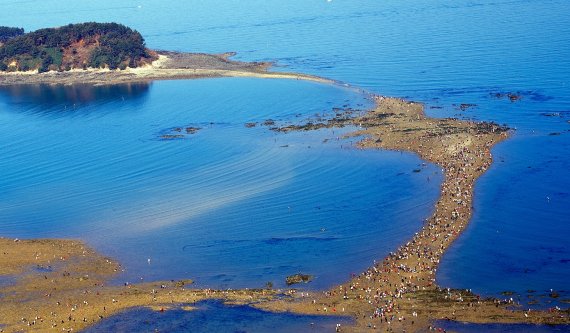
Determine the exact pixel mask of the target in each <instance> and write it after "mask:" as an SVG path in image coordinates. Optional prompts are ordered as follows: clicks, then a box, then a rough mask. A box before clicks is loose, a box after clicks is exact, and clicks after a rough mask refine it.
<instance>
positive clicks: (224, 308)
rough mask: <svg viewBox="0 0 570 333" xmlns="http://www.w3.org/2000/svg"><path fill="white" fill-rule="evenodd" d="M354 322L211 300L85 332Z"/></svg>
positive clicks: (301, 327) (130, 314) (320, 326)
mask: <svg viewBox="0 0 570 333" xmlns="http://www.w3.org/2000/svg"><path fill="white" fill-rule="evenodd" d="M337 324H341V325H349V324H351V319H349V318H347V317H336V316H334V317H333V316H330V317H329V316H310V315H297V314H292V313H272V312H266V311H262V310H258V309H255V308H252V307H250V306H245V305H238V306H235V305H225V304H224V303H223V302H222V301H219V300H211V301H203V302H199V303H197V304H195V305H192V310H191V311H187V310H185V309H184V308H183V307H182V306H181V307H177V308H174V309H172V310H168V311H164V312H160V311H154V310H151V309H148V308H136V309H133V310H129V311H126V312H123V313H120V314H118V315H115V316H113V317H110V318H107V319H105V320H103V321H101V322H100V323H98V324H96V325H95V326H93V327H90V328H88V329H86V330H85V331H84V332H87V333H94V332H270V331H271V332H274V333H277V332H323V331H329V332H331V331H333V330H334V328H335V327H336V325H337Z"/></svg>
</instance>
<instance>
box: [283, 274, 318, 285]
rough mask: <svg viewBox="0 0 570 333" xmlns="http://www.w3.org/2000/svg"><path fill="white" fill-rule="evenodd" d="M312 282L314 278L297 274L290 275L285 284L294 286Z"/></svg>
mask: <svg viewBox="0 0 570 333" xmlns="http://www.w3.org/2000/svg"><path fill="white" fill-rule="evenodd" d="M311 280H313V276H312V275H307V274H295V275H290V276H288V277H287V278H286V279H285V283H287V285H288V286H290V285H292V284H297V283H301V282H303V283H309V282H311Z"/></svg>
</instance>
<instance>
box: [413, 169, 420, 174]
mask: <svg viewBox="0 0 570 333" xmlns="http://www.w3.org/2000/svg"><path fill="white" fill-rule="evenodd" d="M421 171H422V170H421V169H414V172H416V173H417V172H421Z"/></svg>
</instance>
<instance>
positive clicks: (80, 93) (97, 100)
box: [0, 82, 151, 116]
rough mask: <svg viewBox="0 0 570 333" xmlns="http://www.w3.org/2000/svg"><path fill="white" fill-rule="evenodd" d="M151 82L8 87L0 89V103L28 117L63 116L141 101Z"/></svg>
mask: <svg viewBox="0 0 570 333" xmlns="http://www.w3.org/2000/svg"><path fill="white" fill-rule="evenodd" d="M150 86H151V83H146V82H141V83H126V84H116V85H102V86H95V85H90V84H74V85H60V84H58V85H48V84H37V85H11V86H0V101H2V100H4V101H5V102H6V103H7V104H9V105H11V106H16V107H10V108H7V110H10V111H15V112H25V113H28V114H38V115H40V114H41V115H51V116H66V115H75V114H80V113H90V112H95V111H97V110H96V109H95V108H90V107H88V106H97V105H101V104H105V103H112V102H123V101H127V100H128V101H129V102H131V103H132V102H133V101H135V102H136V101H143V100H144V97H145V96H146V95H147V94H148V92H149V91H150Z"/></svg>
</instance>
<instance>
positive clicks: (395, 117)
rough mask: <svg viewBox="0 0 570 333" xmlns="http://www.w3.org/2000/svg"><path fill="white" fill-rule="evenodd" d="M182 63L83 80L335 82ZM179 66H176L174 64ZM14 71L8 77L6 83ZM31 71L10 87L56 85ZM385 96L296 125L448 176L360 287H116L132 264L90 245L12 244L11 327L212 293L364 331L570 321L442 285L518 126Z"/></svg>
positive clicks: (8, 268)
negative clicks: (414, 160)
mask: <svg viewBox="0 0 570 333" xmlns="http://www.w3.org/2000/svg"><path fill="white" fill-rule="evenodd" d="M176 57H182V58H184V57H185V56H184V55H180V54H173V53H163V54H162V55H161V57H160V58H159V60H157V61H158V62H156V63H154V64H153V65H152V66H153V67H152V68H147V69H138V70H128V71H126V72H117V73H118V74H117V76H113V79H112V81H111V82H109V81H108V80H109V77H108V76H107V77H106V75H107V74H99V73H98V72H89V71H88V72H87V73H83V74H82V75H85V76H84V78H83V79H84V80H85V81H81V82H89V83H95V84H97V83H121V82H132V81H133V80H135V81H136V80H155V79H178V78H180V79H182V78H199V77H212V76H214V77H217V76H242V75H243V76H251V77H274V76H275V75H277V76H278V77H279V78H298V79H303V80H305V79H311V80H314V81H316V82H322V83H334V81H332V80H327V79H321V78H317V77H312V76H306V75H302V74H286V73H268V72H267V71H266V69H267V66H268V64H262V63H249V64H248V65H247V66H250V68H249V69H244V66H245V65H243V64H241V65H239V64H238V65H236V64H233V63H232V62H231V61H229V60H228V59H227V56H210V55H198V56H196V57H197V58H193V59H192V61H191V63H193V64H196V63H199V61H203V62H205V63H208V62H209V61H212V62H218V63H217V64H216V65H215V66H217V67H220V66H222V65H221V63H220V62H222V63H223V62H227V63H225V65H223V66H226V67H223V68H217V69H204V70H203V71H198V70H197V69H196V68H182V67H185V66H186V65H184V61H183V60H182V59H178V58H176ZM211 57H214V58H211ZM172 59H175V60H172ZM200 59H201V60H200ZM224 59H225V60H224ZM172 61H174V63H176V64H175V65H171V64H169V63H170V62H172ZM170 66H172V67H177V68H171V67H170ZM189 66H190V65H188V66H186V67H189ZM234 66H237V69H236V68H235V67H234ZM240 66H241V67H240ZM200 67H206V65H204V64H201V65H200ZM133 72H134V73H133ZM47 74H48V75H56V74H55V73H47ZM3 75H4V76H0V82H2V80H4V82H6V81H5V80H6V77H5V74H3ZM24 75H29V74H18V75H14V76H12V78H15V79H14V80H13V81H11V83H10V84H14V83H17V82H19V83H54V82H50V80H51V78H47V77H48V76H45V75H44V74H42V75H29V78H24V79H22V78H23V77H24ZM57 75H58V80H59V79H60V77H59V75H70V76H69V77H68V79H66V80H67V81H65V80H64V82H63V83H66V84H73V83H77V82H79V81H77V80H78V79H76V78H75V77H74V75H75V74H72V73H63V74H61V73H57ZM288 76H290V77H288ZM98 77H99V79H97V78H98ZM313 78H314V79H313ZM18 80H22V82H20V81H18ZM98 80H100V81H98ZM129 80H131V81H129ZM59 83H62V82H59ZM0 84H1V83H0ZM4 84H6V83H4ZM373 98H374V102H375V107H374V108H373V109H372V110H370V111H368V112H367V113H366V114H364V115H363V116H360V117H356V118H343V120H342V121H333V122H327V123H323V124H321V125H318V124H317V125H315V124H312V126H311V127H310V128H308V127H307V128H303V127H299V128H295V130H303V129H314V128H320V127H330V126H337V125H343V126H344V125H352V126H354V127H355V128H356V130H355V131H354V132H353V133H352V134H351V135H352V136H355V137H364V139H362V140H361V141H359V142H358V144H357V147H358V148H360V149H390V150H399V151H408V152H412V153H415V154H418V155H419V156H420V157H421V158H422V159H423V160H425V161H429V162H431V163H435V164H437V165H438V166H440V167H441V169H442V172H443V174H444V176H445V177H444V181H443V183H442V185H441V192H440V197H439V199H438V201H437V203H436V205H435V207H434V210H433V214H432V215H431V216H430V217H429V218H428V219H427V220H426V221H425V223H424V225H423V227H422V228H421V230H419V231H418V232H417V233H416V234H415V236H414V237H413V238H412V239H410V240H408V241H407V242H406V243H405V244H402V245H401V246H400V247H399V248H398V249H395V250H394V252H392V253H391V254H390V255H389V256H387V257H386V258H379V260H378V261H376V262H375V263H374V264H373V265H372V266H370V268H369V269H367V270H366V271H364V272H362V273H360V274H358V275H355V276H354V277H353V278H352V279H351V280H350V281H347V282H346V283H343V284H341V285H338V286H335V287H333V288H332V289H330V290H327V291H324V292H306V291H303V290H295V289H288V290H273V289H245V290H211V289H193V288H192V281H191V280H184V281H164V282H149V283H142V282H141V283H137V284H126V285H123V286H110V285H107V283H108V281H109V280H110V279H111V278H112V277H113V276H115V275H116V274H118V273H119V272H120V271H121V269H122V268H121V265H120V263H118V262H116V261H115V260H113V259H112V258H106V257H104V256H102V255H100V254H98V253H97V252H96V251H94V250H93V249H91V248H89V247H88V246H86V245H85V244H83V243H82V242H80V241H74V240H14V239H6V238H0V277H1V276H10V277H13V278H14V282H12V283H7V284H5V285H2V286H0V295H1V300H2V301H1V302H0V314H1V315H0V330H2V331H4V332H19V331H30V330H34V331H39V332H42V331H46V332H47V331H54V330H58V331H77V330H81V329H83V328H86V327H88V326H91V325H93V324H95V323H97V322H98V321H99V320H101V319H103V318H106V317H109V316H112V315H113V314H116V313H118V312H120V311H123V310H126V309H129V308H132V307H135V306H148V307H151V308H153V309H155V310H159V311H161V310H164V309H168V308H169V307H170V306H172V305H174V304H191V303H194V302H197V301H200V300H204V299H212V298H216V299H223V300H225V301H226V302H229V303H239V304H252V305H253V306H256V307H259V308H263V309H266V310H271V311H291V312H296V313H306V314H321V315H323V314H324V315H345V316H346V315H350V316H353V317H354V318H355V321H356V323H355V325H354V326H350V327H342V328H340V329H341V330H342V331H355V332H358V331H369V330H371V329H378V330H380V331H383V332H384V331H398V332H403V331H405V332H414V331H426V330H429V329H430V328H433V327H432V325H433V323H434V321H435V320H438V319H448V320H458V321H467V322H473V323H534V324H568V323H570V319H569V311H568V310H567V309H566V310H559V309H550V310H548V311H546V310H545V311H534V310H533V311H530V310H526V311H525V310H523V309H518V308H517V305H516V304H514V303H513V302H512V301H511V300H498V299H493V298H487V299H485V298H482V297H480V296H478V295H475V294H473V293H472V292H471V291H469V290H450V289H443V288H441V287H439V286H438V285H437V284H436V281H435V274H436V271H437V268H438V265H439V262H440V260H441V257H442V255H443V253H444V252H445V251H446V249H448V247H449V246H450V245H451V243H452V242H453V241H454V240H455V239H456V238H457V237H458V236H459V235H460V234H461V232H462V231H464V230H465V228H466V226H467V225H468V222H469V220H470V218H471V214H472V201H473V188H474V184H475V182H476V180H477V179H478V178H479V177H480V176H481V175H482V174H483V173H484V172H485V171H486V170H487V169H488V168H489V167H490V165H491V163H492V155H491V148H492V147H493V146H494V145H495V144H497V143H499V142H501V141H503V140H505V139H506V138H508V136H509V129H508V128H506V127H504V126H500V125H497V124H494V123H488V122H472V121H464V120H457V119H435V118H429V117H427V116H426V115H425V114H424V107H423V105H422V104H421V103H415V102H410V101H406V100H403V99H398V98H388V97H382V96H374V97H373ZM347 223H350V221H347ZM371 264H372V263H371ZM189 278H191V277H189ZM2 325H4V326H2Z"/></svg>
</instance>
